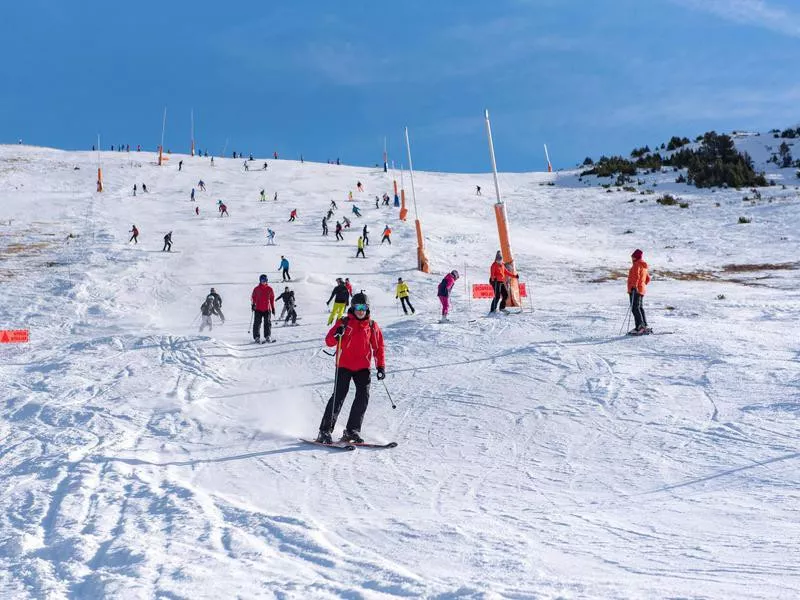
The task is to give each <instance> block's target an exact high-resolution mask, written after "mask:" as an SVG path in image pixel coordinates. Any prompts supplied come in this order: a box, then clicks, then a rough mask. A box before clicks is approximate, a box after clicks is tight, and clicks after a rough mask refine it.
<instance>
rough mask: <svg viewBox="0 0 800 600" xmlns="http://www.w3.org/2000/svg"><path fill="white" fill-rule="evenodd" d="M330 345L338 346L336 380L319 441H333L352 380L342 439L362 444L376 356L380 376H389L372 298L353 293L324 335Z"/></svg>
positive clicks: (379, 377)
mask: <svg viewBox="0 0 800 600" xmlns="http://www.w3.org/2000/svg"><path fill="white" fill-rule="evenodd" d="M325 343H326V344H327V345H328V346H336V384H335V386H334V392H333V395H331V397H330V399H329V400H328V405H327V406H326V407H325V413H324V414H323V415H322V422H321V423H320V425H319V435H318V436H317V441H318V442H320V443H322V444H331V443H333V440H332V439H331V432H332V431H333V428H334V427H335V425H336V419H337V418H338V416H339V411H341V409H342V404H343V403H344V399H345V397H346V396H347V392H348V391H350V380H353V382H354V383H355V384H356V396H355V399H354V400H353V406H352V408H351V409H350V417H349V418H348V419H347V426H346V427H345V430H344V433H343V434H342V439H341V441H343V442H352V443H357V444H361V443H363V442H364V440H363V439H362V438H361V424H362V422H363V421H364V413H365V412H366V411H367V405H368V404H369V385H370V366H371V364H372V360H373V357H374V359H375V366H376V367H377V375H376V376H377V378H378V379H379V380H381V379H383V378H384V377H386V364H385V361H384V350H383V333H382V332H381V328H380V327H378V324H377V323H376V322H375V321H373V320H371V319H370V318H369V300H368V298H367V295H366V294H365V293H364V292H358V293H356V294H354V295H353V300H352V302H351V304H350V310H348V311H347V315H346V316H345V317H342V318H341V319H339V320H337V321H336V324H335V325H334V326H333V327H332V328H331V330H330V331H328V335H327V336H326V337H325Z"/></svg>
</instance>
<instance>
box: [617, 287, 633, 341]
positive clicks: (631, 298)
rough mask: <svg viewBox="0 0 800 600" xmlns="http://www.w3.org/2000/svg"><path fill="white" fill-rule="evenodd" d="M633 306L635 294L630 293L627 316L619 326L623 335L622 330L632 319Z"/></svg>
mask: <svg viewBox="0 0 800 600" xmlns="http://www.w3.org/2000/svg"><path fill="white" fill-rule="evenodd" d="M632 308H633V294H631V295H630V301H629V302H628V310H626V311H625V317H624V318H623V319H622V326H621V327H620V328H619V335H622V330H623V329H625V326H626V323H627V322H628V321H629V320H630V317H631V310H632Z"/></svg>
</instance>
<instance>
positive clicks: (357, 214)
mask: <svg viewBox="0 0 800 600" xmlns="http://www.w3.org/2000/svg"><path fill="white" fill-rule="evenodd" d="M353 214H354V215H355V216H357V217H360V216H361V211H360V210H358V207H357V206H356V205H355V204H354V205H353Z"/></svg>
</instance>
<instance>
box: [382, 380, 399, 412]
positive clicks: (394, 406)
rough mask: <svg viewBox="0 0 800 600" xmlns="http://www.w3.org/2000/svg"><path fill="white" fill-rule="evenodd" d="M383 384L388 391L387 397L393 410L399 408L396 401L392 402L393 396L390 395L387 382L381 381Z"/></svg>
mask: <svg viewBox="0 0 800 600" xmlns="http://www.w3.org/2000/svg"><path fill="white" fill-rule="evenodd" d="M381 383H382V384H383V389H384V390H386V397H387V398H389V403H390V404H391V405H392V408H397V405H396V404H395V403H394V400H392V395H391V394H390V393H389V388H388V387H386V381H385V380H383V379H381Z"/></svg>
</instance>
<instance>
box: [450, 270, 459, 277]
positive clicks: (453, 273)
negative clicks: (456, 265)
mask: <svg viewBox="0 0 800 600" xmlns="http://www.w3.org/2000/svg"><path fill="white" fill-rule="evenodd" d="M450 275H452V276H453V277H455V278H456V279H458V271H456V270H455V269H453V270H452V271H450Z"/></svg>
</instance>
